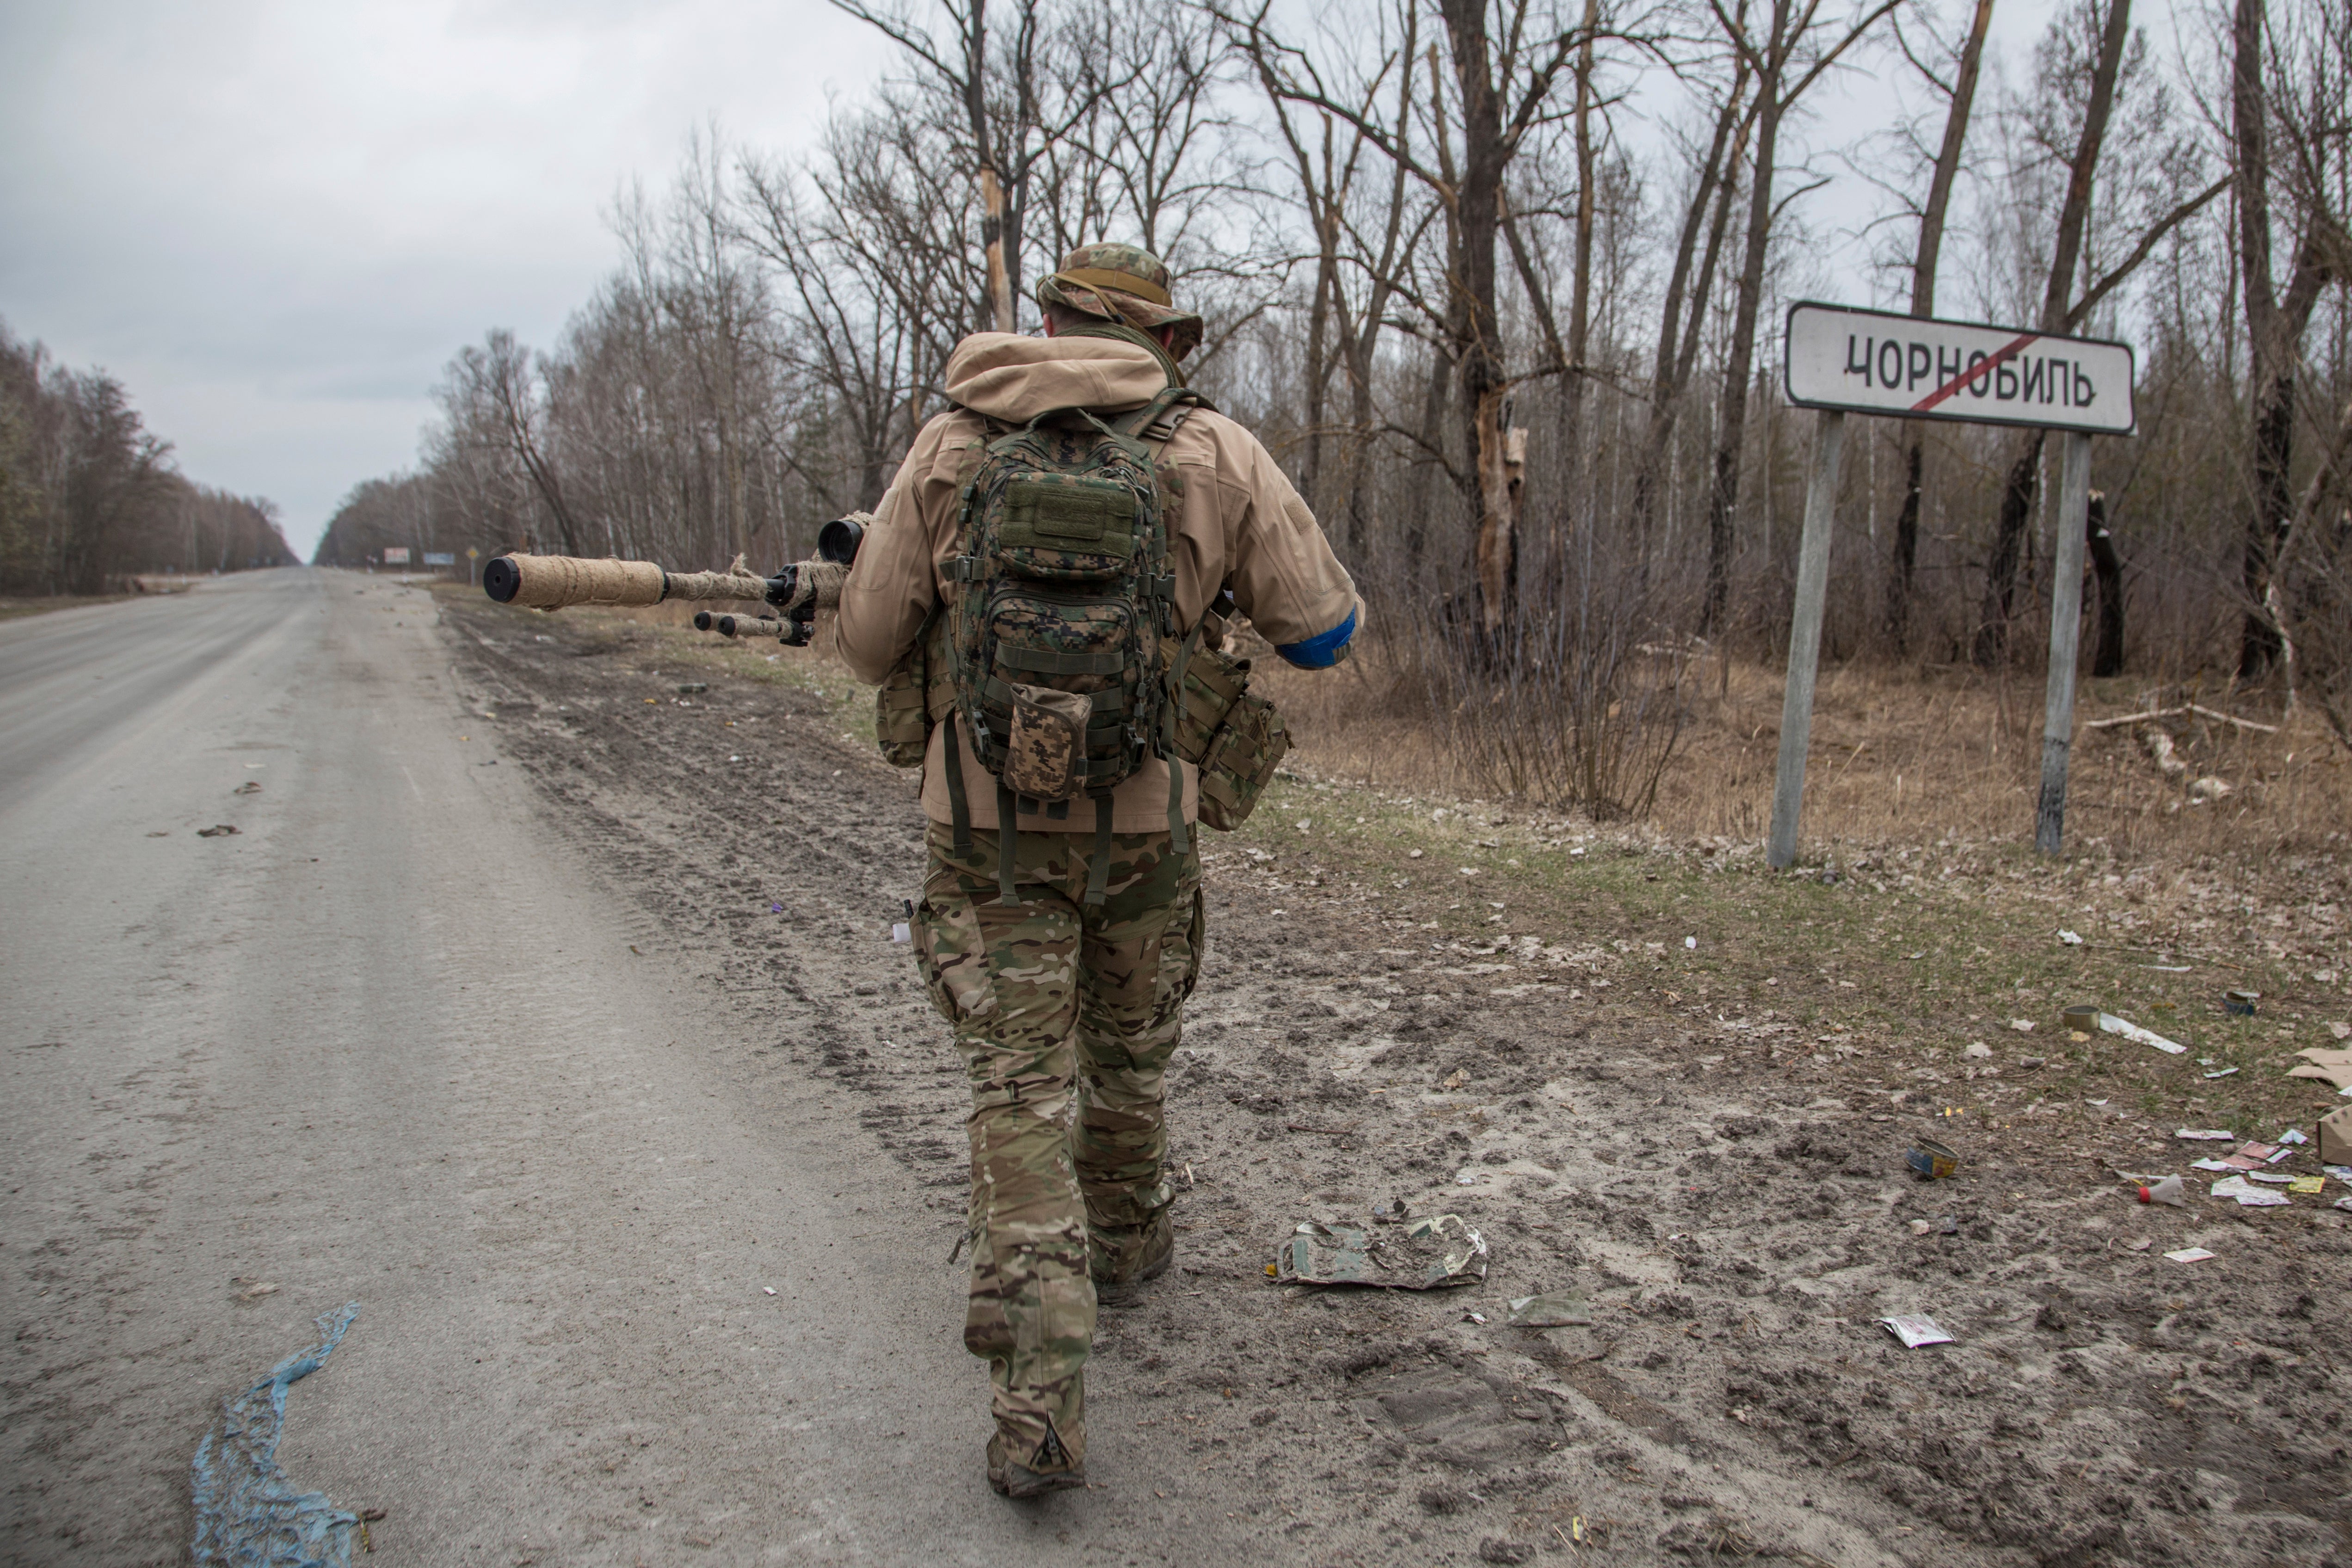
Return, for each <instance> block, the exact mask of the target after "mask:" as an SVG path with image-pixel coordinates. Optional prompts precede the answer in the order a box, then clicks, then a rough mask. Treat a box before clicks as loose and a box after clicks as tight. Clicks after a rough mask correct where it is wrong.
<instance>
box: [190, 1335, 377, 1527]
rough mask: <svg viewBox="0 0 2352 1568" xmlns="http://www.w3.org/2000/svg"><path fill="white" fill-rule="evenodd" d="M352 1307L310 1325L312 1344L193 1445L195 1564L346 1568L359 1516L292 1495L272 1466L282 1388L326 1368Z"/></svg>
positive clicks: (282, 1421) (309, 1496)
mask: <svg viewBox="0 0 2352 1568" xmlns="http://www.w3.org/2000/svg"><path fill="white" fill-rule="evenodd" d="M359 1315H360V1304H359V1303H358V1302H357V1301H350V1302H346V1303H345V1304H344V1305H343V1306H342V1307H341V1308H340V1309H339V1310H337V1311H335V1312H322V1313H320V1315H319V1317H318V1319H317V1320H316V1321H317V1322H318V1326H319V1336H320V1337H319V1343H317V1344H314V1345H312V1346H310V1349H308V1350H300V1351H297V1352H295V1353H294V1354H292V1355H289V1356H288V1357H287V1358H286V1359H285V1360H283V1361H281V1362H279V1363H278V1364H277V1365H276V1366H273V1367H271V1368H270V1369H269V1375H268V1376H267V1377H265V1378H263V1379H262V1380H261V1381H260V1382H258V1383H257V1384H255V1385H253V1386H252V1387H250V1388H248V1389H247V1390H246V1391H245V1392H244V1393H242V1394H240V1395H238V1396H236V1397H235V1398H233V1399H231V1400H229V1401H228V1402H227V1403H226V1405H224V1406H222V1409H221V1418H220V1420H219V1421H218V1422H217V1423H215V1425H214V1427H213V1429H212V1430H211V1431H209V1432H207V1433H205V1440H204V1441H203V1442H201V1443H199V1444H197V1445H196V1459H195V1464H194V1467H193V1473H194V1483H195V1502H196V1542H195V1560H196V1562H197V1563H200V1564H212V1563H224V1564H230V1565H232V1568H349V1564H350V1563H351V1560H352V1526H354V1525H356V1524H358V1523H359V1515H357V1514H355V1513H352V1512H350V1511H347V1510H344V1509H340V1508H337V1507H336V1506H335V1505H334V1504H333V1503H331V1502H329V1501H328V1500H327V1496H326V1494H325V1493H324V1492H315V1491H313V1492H300V1493H297V1492H296V1491H295V1490H294V1489H293V1488H292V1487H290V1486H289V1485H287V1482H286V1477H285V1475H284V1473H283V1472H281V1471H280V1470H279V1469H278V1458H277V1455H278V1437H279V1436H280V1435H281V1434H282V1433H283V1431H284V1430H285V1427H286V1390H287V1389H288V1388H289V1387H290V1386H291V1385H294V1384H296V1383H298V1382H299V1381H301V1380H302V1379H303V1378H305V1377H308V1376H309V1375H310V1374H312V1373H314V1372H316V1371H318V1370H319V1368H320V1367H321V1366H323V1365H324V1364H326V1360H327V1357H329V1356H330V1355H332V1354H334V1351H335V1346H337V1345H338V1344H341V1343H342V1339H343V1333H344V1332H345V1331H346V1330H348V1329H349V1328H350V1327H351V1326H352V1319H353V1318H356V1317H358V1316H359Z"/></svg>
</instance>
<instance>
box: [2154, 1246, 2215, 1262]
mask: <svg viewBox="0 0 2352 1568" xmlns="http://www.w3.org/2000/svg"><path fill="white" fill-rule="evenodd" d="M2165 1256H2166V1257H2168V1258H2169V1259H2171V1260H2173V1261H2174V1262H2176V1263H2202V1262H2203V1261H2205V1260H2206V1259H2208V1258H2218V1257H2220V1256H2221V1254H2220V1253H2218V1252H2208V1251H2206V1250H2205V1249H2203V1248H2202V1247H2183V1248H2182V1249H2180V1250H2179V1251H2178V1252H2167V1253H2166V1254H2165Z"/></svg>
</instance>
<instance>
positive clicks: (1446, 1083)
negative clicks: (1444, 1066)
mask: <svg viewBox="0 0 2352 1568" xmlns="http://www.w3.org/2000/svg"><path fill="white" fill-rule="evenodd" d="M1467 1082H1470V1070H1469V1069H1468V1068H1466V1067H1457V1068H1455V1069H1454V1071H1453V1072H1452V1073H1451V1074H1450V1075H1448V1076H1447V1077H1446V1078H1444V1079H1443V1080H1441V1081H1440V1082H1439V1083H1438V1085H1437V1086H1438V1087H1439V1088H1440V1089H1459V1088H1461V1087H1462V1086H1463V1085H1464V1084H1465V1083H1467Z"/></svg>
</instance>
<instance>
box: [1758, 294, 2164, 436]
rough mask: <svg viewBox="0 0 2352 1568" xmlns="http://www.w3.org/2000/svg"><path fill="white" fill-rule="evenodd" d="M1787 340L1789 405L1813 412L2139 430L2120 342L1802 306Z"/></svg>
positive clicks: (1794, 309)
mask: <svg viewBox="0 0 2352 1568" xmlns="http://www.w3.org/2000/svg"><path fill="white" fill-rule="evenodd" d="M1787 344H1788V350H1787V351H1788V360H1787V378H1788V388H1789V401H1790V402H1793V403H1797V404H1800V405H1801V406H1802V407H1805V408H1822V409H1837V410H1840V411H1842V412H1844V413H1875V414H1892V415H1895V416H1897V417H1900V418H1904V419H1957V420H1966V421H1969V422H1971V423H1984V424H2025V425H2040V426H2044V427H2047V428H2050V429H2053V430H2079V431H2082V432H2084V433H2085V434H2103V435H2126V434H2130V433H2131V429H2132V426H2133V424H2134V423H2135V414H2134V411H2133V408H2132V380H2133V375H2132V372H2133V370H2134V366H2133V363H2132V351H2131V350H2130V348H2128V347H2127V346H2126V345H2125V344H2122V343H2109V342H2105V341H2102V340H2098V339H2095V338H2062V337H2056V336H2052V335H2049V334H2046V333H2042V332H2029V331H2026V330H2024V329H2021V328H2017V327H1989V326H1983V325H1980V324H1978V323H1976V322H1970V321H1939V320H1936V319H1932V318H1930V319H1918V318H1914V317H1910V316H1898V315H1895V314H1894V313H1893V312H1891V311H1885V310H1857V309H1855V308H1853V307H1852V306H1850V305H1823V304H1820V303H1818V302H1816V301H1812V300H1802V301H1800V302H1799V303H1798V304H1796V305H1793V306H1791V307H1790V308H1789V334H1788V339H1787Z"/></svg>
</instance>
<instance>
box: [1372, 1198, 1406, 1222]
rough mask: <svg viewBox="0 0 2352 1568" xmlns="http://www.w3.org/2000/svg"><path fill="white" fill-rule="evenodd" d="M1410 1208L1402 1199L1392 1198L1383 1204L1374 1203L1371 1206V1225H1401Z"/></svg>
mask: <svg viewBox="0 0 2352 1568" xmlns="http://www.w3.org/2000/svg"><path fill="white" fill-rule="evenodd" d="M1411 1208H1412V1206H1411V1205H1410V1204H1408V1203H1406V1202H1405V1200H1404V1199H1403V1198H1402V1197H1392V1198H1390V1199H1389V1200H1388V1201H1387V1202H1385V1203H1375V1204H1374V1205H1372V1223H1373V1224H1375V1225H1401V1224H1402V1223H1403V1222H1404V1218H1405V1216H1406V1214H1407V1213H1408V1212H1410V1210H1411Z"/></svg>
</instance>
